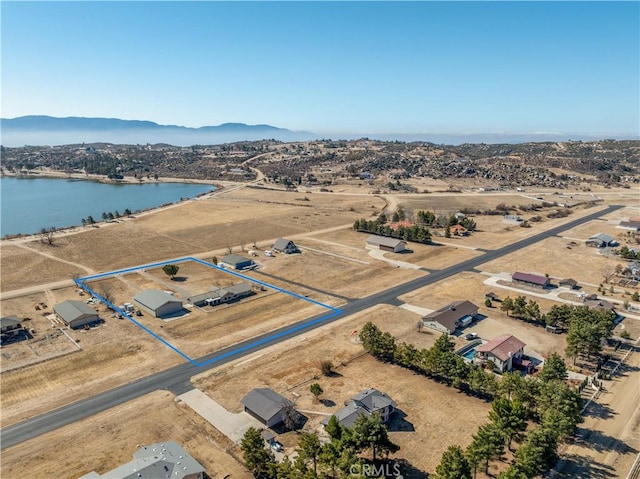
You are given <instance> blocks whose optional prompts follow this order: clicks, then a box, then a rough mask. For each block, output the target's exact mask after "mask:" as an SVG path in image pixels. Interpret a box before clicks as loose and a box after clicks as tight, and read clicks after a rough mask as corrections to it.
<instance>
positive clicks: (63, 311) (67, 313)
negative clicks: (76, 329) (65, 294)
mask: <svg viewBox="0 0 640 479" xmlns="http://www.w3.org/2000/svg"><path fill="white" fill-rule="evenodd" d="M53 310H54V311H55V312H56V314H58V315H59V316H61V317H62V318H64V320H65V321H73V320H74V319H77V318H80V317H82V316H84V315H85V314H97V313H96V310H95V309H93V308H92V307H91V306H89V305H88V304H86V303H83V302H82V301H74V300H68V301H63V302H62V303H59V304H56V305H55V306H54V307H53Z"/></svg>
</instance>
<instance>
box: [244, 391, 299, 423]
mask: <svg viewBox="0 0 640 479" xmlns="http://www.w3.org/2000/svg"><path fill="white" fill-rule="evenodd" d="M240 402H241V403H242V405H243V406H244V410H245V412H246V413H248V414H250V415H251V416H253V417H255V418H256V419H257V420H258V421H260V422H261V423H262V424H264V425H265V426H267V427H272V426H275V425H276V424H280V423H281V422H282V421H284V409H285V407H286V406H287V405H290V404H293V403H292V402H291V401H290V400H289V399H287V398H285V397H284V396H281V395H280V394H278V393H277V392H275V391H274V390H273V389H269V388H256V389H252V390H251V391H249V393H248V394H247V395H246V396H245V397H243V398H242V400H241V401H240Z"/></svg>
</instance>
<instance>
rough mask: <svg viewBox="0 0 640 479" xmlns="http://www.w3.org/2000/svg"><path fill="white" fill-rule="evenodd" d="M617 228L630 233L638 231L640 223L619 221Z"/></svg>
mask: <svg viewBox="0 0 640 479" xmlns="http://www.w3.org/2000/svg"><path fill="white" fill-rule="evenodd" d="M618 228H622V229H625V230H630V231H640V221H632V220H629V221H621V222H620V224H619V225H618Z"/></svg>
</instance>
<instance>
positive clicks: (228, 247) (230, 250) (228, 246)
mask: <svg viewBox="0 0 640 479" xmlns="http://www.w3.org/2000/svg"><path fill="white" fill-rule="evenodd" d="M227 253H229V254H231V253H233V249H231V246H230V245H227Z"/></svg>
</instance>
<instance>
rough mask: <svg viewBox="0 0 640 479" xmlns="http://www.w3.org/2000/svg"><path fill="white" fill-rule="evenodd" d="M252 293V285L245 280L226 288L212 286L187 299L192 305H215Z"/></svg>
mask: <svg viewBox="0 0 640 479" xmlns="http://www.w3.org/2000/svg"><path fill="white" fill-rule="evenodd" d="M252 294H253V285H252V284H251V283H248V282H245V283H240V284H234V285H233V286H227V287H226V288H217V287H213V288H211V289H210V290H209V291H207V292H206V293H201V294H197V295H194V296H189V297H188V298H187V301H188V302H189V303H191V304H193V305H194V306H217V305H218V304H223V303H229V302H231V301H237V300H239V299H242V298H245V297H247V296H250V295H252Z"/></svg>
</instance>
